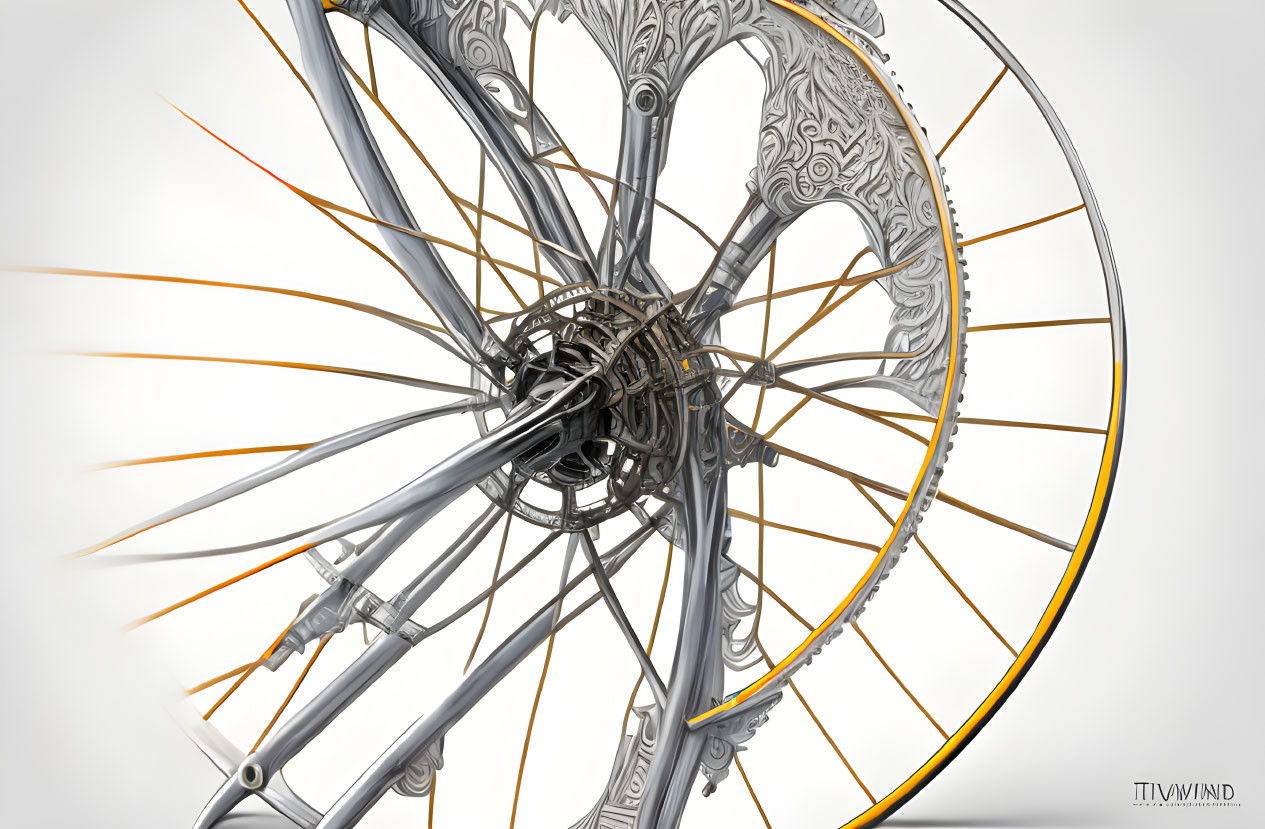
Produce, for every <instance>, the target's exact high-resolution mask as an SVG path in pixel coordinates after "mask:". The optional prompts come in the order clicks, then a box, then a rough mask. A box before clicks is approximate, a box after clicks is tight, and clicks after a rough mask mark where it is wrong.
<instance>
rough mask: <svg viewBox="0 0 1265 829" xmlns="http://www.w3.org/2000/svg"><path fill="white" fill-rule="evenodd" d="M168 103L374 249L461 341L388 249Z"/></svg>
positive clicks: (452, 335)
mask: <svg viewBox="0 0 1265 829" xmlns="http://www.w3.org/2000/svg"><path fill="white" fill-rule="evenodd" d="M167 103H168V104H169V105H170V106H171V108H172V109H174V110H175V111H176V112H178V113H180V115H182V116H183V117H184V118H186V119H187V120H188V121H190V122H191V123H193V124H194V125H195V126H196V127H198V129H200V130H202V131H203V132H205V133H206V134H207V135H209V136H211V137H212V138H214V139H215V140H216V141H218V142H219V143H221V144H223V145H224V146H225V147H227V148H228V149H230V150H232V151H233V152H234V153H236V154H237V155H238V156H240V157H241V158H243V159H244V160H245V161H246V162H248V163H249V164H251V165H252V166H254V167H256V168H258V169H259V170H260V171H262V172H263V173H264V174H266V175H267V176H269V177H270V178H272V179H274V180H275V181H277V182H278V183H280V184H281V185H282V186H284V187H286V188H287V189H289V190H290V191H291V192H292V193H294V194H295V195H297V196H299V197H300V198H302V199H303V200H304V201H305V202H307V203H308V204H309V205H311V206H312V207H313V208H314V209H316V210H317V211H318V212H320V213H321V214H322V215H323V216H325V218H327V219H329V220H330V221H331V222H333V223H334V224H335V225H337V226H338V227H339V228H341V229H342V230H343V231H344V232H345V233H347V234H348V235H349V236H351V237H352V238H353V239H355V240H356V241H357V242H359V243H360V244H362V245H364V246H365V247H366V248H368V249H369V250H371V251H373V252H374V253H375V254H377V256H378V257H379V258H380V259H382V261H384V262H386V263H387V264H388V265H390V266H391V268H392V269H393V270H394V271H395V272H396V273H398V274H399V275H400V276H402V277H404V279H405V281H406V282H408V283H409V285H410V286H412V287H413V290H414V291H415V292H416V293H417V295H418V296H419V297H420V298H421V299H422V301H423V302H425V303H426V307H428V308H430V310H431V311H432V312H434V313H435V315H436V316H437V317H439V320H440V323H441V325H442V330H443V331H444V333H446V334H448V336H450V337H452V338H453V340H454V341H458V342H460V340H459V338H458V335H457V334H455V333H453V331H452V329H451V328H450V327H449V326H448V324H447V322H446V321H445V320H444V317H443V315H442V314H440V313H439V311H438V310H437V309H436V308H435V306H434V304H433V303H432V302H431V300H430V299H429V298H428V297H427V296H426V295H425V294H424V293H423V292H422V291H421V290H420V289H419V288H418V287H417V285H416V284H415V283H414V281H413V277H411V276H410V275H409V272H408V271H407V270H405V268H404V267H403V266H401V265H400V263H399V262H397V261H395V259H393V258H391V256H390V255H388V254H387V252H386V251H384V250H383V249H382V248H380V247H378V246H377V245H375V244H374V243H373V242H370V241H369V240H368V239H366V238H365V237H364V236H361V235H360V234H359V233H357V232H356V231H355V230H353V229H352V228H350V227H348V225H347V223H346V222H343V221H342V220H341V219H339V218H338V217H337V216H335V215H334V214H333V212H332V211H331V210H330V209H329V208H326V207H322V206H321V205H320V204H317V203H316V202H315V201H313V200H312V198H310V197H308V194H305V193H302V192H301V191H299V190H297V189H296V188H294V187H293V186H291V185H290V184H289V183H287V182H286V181H285V180H284V179H282V178H281V177H280V176H278V175H277V174H276V173H274V172H272V171H271V170H269V169H268V168H267V167H264V166H263V165H262V164H260V163H259V162H257V161H255V160H254V159H252V158H251V157H250V156H248V155H246V154H245V153H243V152H242V151H241V150H239V149H237V148H236V147H234V146H233V145H232V144H230V143H229V142H228V141H226V140H224V139H223V138H221V137H220V136H219V135H217V134H216V133H215V132H213V131H212V130H211V129H210V128H209V127H207V126H206V125H205V124H203V123H202V122H201V121H199V120H197V119H196V118H194V117H193V116H192V115H190V114H189V113H187V112H185V111H184V110H182V109H181V108H180V107H178V106H176V105H175V104H173V103H171V102H170V101H168V102H167ZM397 232H398V231H397ZM405 235H408V234H405ZM463 356H465V357H466V359H467V360H470V359H472V358H471V356H470V355H463Z"/></svg>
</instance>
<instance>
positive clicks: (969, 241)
mask: <svg viewBox="0 0 1265 829" xmlns="http://www.w3.org/2000/svg"><path fill="white" fill-rule="evenodd" d="M1084 209H1085V205H1084V204H1083V203H1082V204H1078V205H1076V206H1075V207H1069V208H1068V209H1067V210H1060V211H1059V212H1058V213H1051V214H1050V215H1049V216H1043V217H1042V218H1040V219H1034V220H1032V221H1030V222H1024V223H1023V224H1021V225H1015V226H1014V227H1008V228H1006V229H1005V230H998V231H996V232H995V233H989V234H987V235H985V236H977V237H975V238H974V239H967V240H966V241H965V242H962V243H960V244H959V245H958V246H959V247H963V248H964V247H969V246H970V245H975V244H979V243H980V242H987V241H988V240H989V239H996V238H998V237H1000V236H1008V235H1009V234H1011V233H1018V232H1019V231H1021V230H1027V229H1028V228H1030V227H1036V226H1037V225H1043V224H1045V223H1046V222H1052V221H1054V220H1055V219H1060V218H1062V217H1064V216H1068V215H1071V214H1072V213H1075V212H1077V211H1078V210H1084Z"/></svg>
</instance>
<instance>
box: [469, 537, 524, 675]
mask: <svg viewBox="0 0 1265 829" xmlns="http://www.w3.org/2000/svg"><path fill="white" fill-rule="evenodd" d="M513 522H514V514H513V513H512V512H511V513H507V514H506V515H505V532H503V533H502V534H501V546H500V549H498V550H497V552H496V565H495V566H494V567H493V568H492V586H491V587H489V588H488V601H487V604H486V605H485V606H484V609H483V621H482V622H480V623H479V632H478V634H476V635H475V637H474V644H473V645H471V646H470V656H469V657H467V659H466V666H465V667H464V668H462V669H461V673H463V674H465V673H468V672H469V670H470V664H471V663H472V662H474V655H475V654H476V653H477V652H478V650H479V643H480V642H482V641H483V634H484V632H485V631H486V630H487V629H488V619H490V618H491V617H492V601H493V599H495V598H496V588H497V584H498V581H497V580H498V579H499V578H500V576H501V562H502V561H504V560H505V545H506V543H507V542H508V541H509V538H510V524H512V523H513Z"/></svg>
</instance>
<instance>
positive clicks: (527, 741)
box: [510, 533, 596, 829]
mask: <svg viewBox="0 0 1265 829" xmlns="http://www.w3.org/2000/svg"><path fill="white" fill-rule="evenodd" d="M586 537H587V536H586ZM579 541H580V535H579V534H578V533H573V534H572V535H571V537H570V538H568V539H567V554H566V556H565V557H564V558H563V565H562V579H561V581H562V582H563V584H565V582H566V580H567V576H568V575H569V572H568V571H570V569H571V561H572V559H573V558H574V557H575V548H576V545H577V544H578V543H579ZM594 560H595V561H596V555H594ZM562 586H563V585H562V584H560V585H559V588H561V587H562ZM561 611H562V600H561V599H559V600H558V602H557V604H556V605H554V621H553V629H552V630H550V632H549V641H548V644H547V645H546V646H545V661H544V664H543V665H541V668H540V681H539V682H537V683H536V695H535V697H533V698H532V702H531V714H529V715H528V717H527V733H526V734H525V735H524V736H523V753H522V754H521V755H520V756H519V758H518V775H517V776H516V777H515V779H514V804H513V806H511V807H510V829H514V824H515V823H516V822H517V821H518V798H519V795H520V794H521V793H522V789H523V772H524V770H526V768H527V752H528V751H529V750H530V749H531V736H532V732H533V731H534V730H535V727H536V712H537V711H538V710H539V709H540V697H541V694H543V693H544V691H545V677H547V676H548V675H549V663H550V661H552V659H553V645H554V642H555V641H556V640H557V637H558V630H557V624H558V616H559V614H560V613H561Z"/></svg>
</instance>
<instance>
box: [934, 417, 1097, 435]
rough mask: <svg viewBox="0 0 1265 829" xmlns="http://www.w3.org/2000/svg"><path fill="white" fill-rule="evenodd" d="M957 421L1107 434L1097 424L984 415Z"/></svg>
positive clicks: (983, 424)
mask: <svg viewBox="0 0 1265 829" xmlns="http://www.w3.org/2000/svg"><path fill="white" fill-rule="evenodd" d="M956 422H957V423H966V424H974V425H977V426H1005V427H1009V428H1012V429H1043V430H1046V431H1050V432H1080V433H1082V434H1087V435H1105V434H1107V430H1106V429H1099V428H1098V427H1096V426H1063V425H1060V424H1057V423H1031V422H1028V421H1023V420H991V419H988V418H983V417H959V418H958V419H957V421H956Z"/></svg>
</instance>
